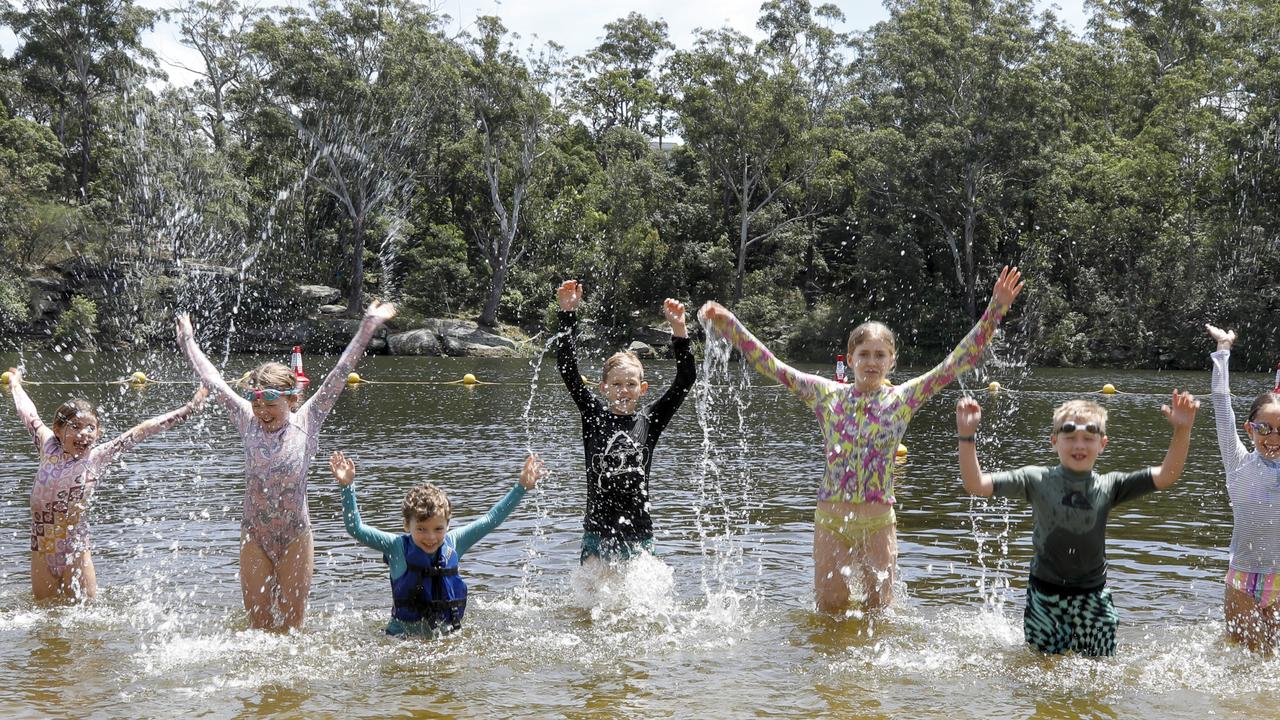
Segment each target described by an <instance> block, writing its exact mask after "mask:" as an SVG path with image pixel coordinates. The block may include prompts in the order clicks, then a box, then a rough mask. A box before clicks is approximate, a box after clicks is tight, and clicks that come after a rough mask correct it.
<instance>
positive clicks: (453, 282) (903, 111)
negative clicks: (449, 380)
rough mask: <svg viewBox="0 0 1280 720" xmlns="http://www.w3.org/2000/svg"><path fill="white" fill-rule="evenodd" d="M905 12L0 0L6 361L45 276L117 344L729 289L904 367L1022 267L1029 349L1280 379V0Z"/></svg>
mask: <svg viewBox="0 0 1280 720" xmlns="http://www.w3.org/2000/svg"><path fill="white" fill-rule="evenodd" d="M887 7H888V9H889V11H890V14H889V19H888V20H886V21H884V22H881V23H878V24H876V25H874V26H872V27H870V28H868V29H867V30H865V31H851V30H849V29H847V25H848V21H847V19H846V18H845V17H844V16H843V14H842V12H841V11H840V9H839V8H838V7H836V6H835V5H830V4H825V5H824V4H813V3H810V2H809V1H808V0H766V2H763V3H762V4H761V6H760V9H759V13H758V17H757V19H756V27H757V28H758V30H759V31H760V32H759V38H758V39H757V38H752V37H748V36H747V35H745V34H743V33H741V32H739V31H736V30H734V29H731V28H727V27H725V28H719V29H705V30H701V31H699V32H698V33H697V34H696V35H695V36H693V37H688V38H672V37H670V36H669V33H668V29H667V25H666V24H665V23H664V22H663V21H662V20H661V19H657V18H649V17H645V16H643V15H641V14H638V13H630V14H626V15H624V16H622V17H619V18H617V19H616V20H614V21H613V22H610V23H608V24H607V25H605V26H604V27H603V28H600V29H599V32H598V44H596V45H595V46H594V48H593V49H591V50H590V51H588V52H586V53H585V54H584V55H582V56H579V57H568V56H566V53H565V52H564V50H563V49H562V48H560V47H558V46H556V45H555V44H552V43H531V42H526V41H525V40H524V39H522V38H520V37H518V36H517V35H515V34H514V33H512V32H510V31H509V30H508V29H507V28H506V27H505V26H504V25H503V22H502V20H501V19H500V18H498V17H481V18H479V19H477V20H476V22H475V23H473V24H471V25H469V26H468V29H467V30H466V31H465V32H456V31H455V32H450V31H447V28H451V27H455V25H453V24H450V23H447V22H445V20H444V18H443V16H441V15H438V14H435V13H434V12H433V11H432V10H431V9H430V8H429V7H427V6H423V5H420V4H417V3H414V2H410V1H408V0H315V1H314V2H312V3H311V4H310V5H309V6H307V7H280V8H272V7H264V6H260V5H256V4H251V3H247V2H240V0H197V1H195V2H181V1H180V2H179V4H177V5H176V6H174V7H172V8H170V9H168V10H164V11H152V10H148V9H146V8H143V7H140V6H139V5H137V4H136V3H135V2H133V0H26V1H25V2H23V3H21V4H8V5H0V8H2V11H0V25H2V26H4V27H7V28H8V29H9V30H11V32H12V33H13V34H14V35H15V36H16V38H17V45H16V48H15V49H14V50H13V51H12V52H11V53H9V54H8V56H6V57H2V58H0V247H2V249H3V252H4V254H5V256H6V258H7V259H8V262H5V263H3V265H2V266H0V337H2V336H7V337H10V338H16V337H19V336H30V335H32V334H34V333H37V332H43V333H45V334H46V335H47V334H49V333H50V332H54V334H55V335H56V334H57V333H59V332H60V333H62V334H63V335H66V334H68V333H70V332H72V331H73V330H75V328H74V327H72V328H71V329H70V330H68V329H67V325H66V323H61V324H60V325H59V327H58V329H57V330H56V331H55V330H50V329H48V328H45V329H44V330H42V331H41V330H40V329H39V328H38V327H37V314H38V313H37V309H36V308H33V307H32V301H31V294H30V291H29V290H30V288H31V287H34V286H33V285H31V283H33V282H36V281H37V279H39V278H41V277H45V276H47V275H48V274H49V273H50V272H53V270H51V268H52V269H56V270H57V271H58V272H62V273H67V272H73V271H74V269H75V268H79V271H80V272H81V274H82V275H93V274H94V273H98V274H99V275H101V276H103V277H109V278H112V280H111V283H110V284H109V289H108V290H103V289H102V287H103V285H102V284H101V283H99V291H98V292H97V294H96V295H94V294H86V295H85V296H83V297H81V296H79V295H77V296H76V297H74V298H72V300H71V303H70V306H69V307H67V308H65V309H64V310H65V311H64V312H63V316H64V317H71V318H75V320H74V322H78V323H80V324H81V325H85V324H89V325H91V326H92V327H91V328H89V331H91V332H92V333H93V334H94V335H96V336H98V337H100V338H102V341H103V342H105V343H107V344H111V345H114V346H121V347H128V346H133V347H145V346H148V345H151V344H154V343H156V342H157V341H158V339H163V340H164V341H167V342H172V319H171V318H172V311H173V306H174V304H175V303H176V304H178V305H180V306H184V307H187V308H190V309H192V310H193V311H194V312H196V313H197V315H199V314H201V313H203V314H204V315H205V316H206V317H211V316H217V315H227V314H228V313H231V312H234V313H236V314H237V317H239V318H240V319H239V320H238V321H237V323H238V324H240V325H245V324H252V323H267V322H285V321H287V320H288V319H289V317H290V314H291V313H297V312H299V310H298V309H297V308H298V303H297V302H296V300H295V298H294V293H295V289H296V288H297V287H298V286H300V285H307V284H318V285H328V286H332V287H335V288H338V289H339V290H341V292H342V293H343V300H342V303H343V304H345V305H346V306H347V307H348V308H349V309H350V310H351V311H352V312H358V310H359V308H360V307H362V305H363V304H365V303H367V301H368V298H369V297H371V296H376V297H379V298H384V299H391V300H395V301H396V302H397V303H398V304H399V305H400V307H401V308H402V314H401V315H402V317H401V319H402V320H405V321H406V322H407V321H410V320H412V319H413V318H428V317H453V318H467V319H471V320H476V321H478V322H479V323H480V324H481V325H482V326H486V327H494V328H497V327H502V326H511V327H518V328H522V329H523V331H525V332H527V333H529V334H531V335H532V334H534V333H536V332H538V331H539V330H541V329H545V328H547V327H550V326H551V325H552V324H553V323H554V304H555V303H554V296H553V289H554V287H555V286H556V284H558V283H559V281H560V280H562V279H564V278H579V279H581V280H582V281H583V283H584V285H585V287H586V289H587V297H586V303H585V305H584V311H583V312H584V314H585V315H587V316H588V317H589V319H590V320H591V321H593V323H594V326H595V327H596V328H597V330H598V332H600V333H602V334H603V335H605V336H616V337H626V336H627V335H628V333H631V332H634V331H635V330H637V329H638V328H640V327H643V326H651V325H655V324H656V323H657V321H658V320H659V314H658V307H659V304H660V303H661V301H662V299H663V298H665V297H676V298H680V299H683V300H684V301H686V302H687V303H690V304H691V306H692V307H696V305H698V304H701V303H702V302H703V301H705V300H708V299H716V300H719V301H721V302H723V303H724V304H726V305H727V306H729V307H730V308H731V309H733V310H734V311H735V312H736V313H737V314H738V315H739V317H741V318H742V319H743V320H744V321H745V322H746V323H747V325H748V326H749V327H751V328H752V330H753V331H754V332H756V334H757V335H759V336H760V337H761V338H762V339H764V340H766V341H768V342H770V343H771V345H773V346H774V348H775V350H777V351H779V352H780V353H782V354H784V356H785V357H789V358H794V359H811V360H827V359H829V358H830V357H831V356H832V355H833V354H834V353H835V352H838V351H839V350H838V349H839V348H840V347H841V346H842V344H843V340H844V336H845V334H846V333H847V332H848V330H849V328H851V327H852V326H853V325H855V324H857V323H858V322H861V321H862V320H864V319H867V318H874V319H878V320H881V321H884V322H886V323H887V324H889V325H890V326H891V327H892V328H893V329H894V330H895V331H896V332H897V333H898V336H899V345H900V348H901V350H902V353H903V355H904V360H905V361H906V362H911V361H912V360H913V359H920V360H927V359H936V357H938V356H939V355H940V354H941V353H944V352H946V350H948V349H949V348H950V347H951V346H952V345H953V344H954V343H955V342H956V341H957V340H958V339H959V338H960V337H961V336H962V335H963V334H964V332H965V331H966V330H967V328H968V327H969V326H970V325H971V324H972V323H973V321H974V319H975V318H976V317H977V316H978V315H980V314H981V312H982V309H983V308H984V306H985V304H986V301H987V298H988V297H989V294H990V288H991V285H992V283H993V282H994V279H995V277H996V275H997V274H998V273H999V270H1000V267H1001V266H1002V265H1004V264H1011V265H1012V264H1016V265H1018V266H1019V267H1020V268H1021V269H1022V271H1023V272H1024V274H1025V275H1026V277H1027V279H1028V285H1027V290H1026V292H1025V293H1024V295H1023V296H1022V298H1021V299H1020V300H1019V302H1018V305H1017V306H1016V307H1015V308H1014V311H1013V312H1012V313H1011V314H1010V316H1009V318H1008V321H1007V323H1006V333H1005V335H1004V338H1003V340H1002V343H1003V344H1004V349H1003V350H1002V352H1004V353H1007V354H1008V355H1009V356H1011V357H1015V358H1021V359H1024V360H1025V361H1026V362H1028V363H1034V364H1039V365H1057V366H1117V367H1140V368H1179V367H1187V368H1203V367H1205V366H1206V363H1207V360H1206V358H1205V355H1206V354H1207V353H1208V352H1209V351H1210V350H1211V344H1210V343H1209V341H1208V340H1207V338H1206V336H1205V334H1204V332H1203V330H1202V329H1201V327H1202V326H1203V324H1204V323H1206V322H1212V323H1214V324H1216V325H1219V326H1222V327H1230V328H1234V329H1236V330H1237V331H1238V332H1239V334H1240V341H1239V342H1238V343H1237V346H1236V348H1237V349H1236V353H1235V355H1236V357H1237V365H1239V366H1240V369H1253V370H1263V369H1269V368H1271V367H1272V366H1273V365H1274V363H1275V361H1276V359H1277V357H1278V356H1280V204H1278V203H1277V200H1280V132H1278V131H1280V3H1277V2H1275V0H1097V1H1096V2H1094V3H1091V4H1090V6H1089V8H1090V12H1091V15H1090V20H1089V23H1088V27H1087V28H1086V29H1085V30H1084V31H1083V32H1081V33H1074V32H1072V31H1071V29H1069V28H1068V27H1066V26H1064V25H1063V24H1062V22H1061V21H1060V20H1059V19H1058V18H1056V17H1055V16H1054V15H1053V13H1052V12H1039V11H1037V10H1036V8H1035V5H1034V3H1033V2H1031V1H1030V0H888V2H887ZM162 19H167V21H169V22H172V23H174V24H175V25H176V27H178V28H179V31H180V38H181V42H182V43H183V44H184V45H186V46H187V47H189V48H191V49H193V50H194V51H196V53H197V54H198V56H199V57H200V58H201V59H202V63H201V64H199V65H198V66H196V67H192V68H188V69H189V70H191V71H192V72H194V73H195V76H196V78H197V79H196V81H195V82H194V83H191V84H189V85H181V86H179V85H176V84H173V83H170V82H168V81H167V79H166V77H165V75H164V73H163V71H162V69H161V63H159V61H158V59H157V57H156V56H155V54H154V53H153V52H152V51H151V50H149V49H148V48H147V47H145V46H144V44H143V41H142V36H143V33H144V31H146V30H147V29H148V28H152V27H154V26H155V25H156V23H158V22H159V21H161V20H162ZM69 268H70V270H69ZM74 322H73V325H74ZM81 329H82V330H83V329H84V328H81Z"/></svg>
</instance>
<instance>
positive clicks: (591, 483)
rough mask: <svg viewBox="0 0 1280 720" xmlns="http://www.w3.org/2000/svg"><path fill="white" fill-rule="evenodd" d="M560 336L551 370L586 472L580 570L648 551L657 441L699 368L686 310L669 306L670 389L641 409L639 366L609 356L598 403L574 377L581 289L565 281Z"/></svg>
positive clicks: (643, 388) (624, 355) (622, 356)
mask: <svg viewBox="0 0 1280 720" xmlns="http://www.w3.org/2000/svg"><path fill="white" fill-rule="evenodd" d="M556 301H557V303H558V304H559V306H560V334H559V335H558V336H557V337H556V368H557V369H558V370H559V371H560V377H561V379H563V380H564V384H565V387H566V388H568V389H569V395H570V396H571V397H572V398H573V402H574V403H575V404H576V405H577V406H578V412H579V414H581V416H582V445H583V451H584V453H585V457H586V468H587V507H586V510H585V512H584V513H583V518H582V528H583V533H582V550H581V552H580V553H579V555H578V559H579V562H580V563H581V564H583V565H586V564H588V563H591V564H593V565H596V564H598V563H602V562H603V563H606V564H614V563H616V562H618V561H624V560H630V559H631V558H633V557H635V556H637V555H641V554H643V553H651V552H652V551H653V518H652V517H651V516H650V514H649V467H650V465H651V464H652V462H653V450H654V448H655V447H657V445H658V437H659V436H660V435H662V431H663V430H664V429H666V427H667V423H669V422H671V418H672V416H674V415H675V414H676V410H679V409H680V404H681V403H683V402H684V398H685V396H686V395H688V394H689V390H690V388H692V387H693V382H694V380H696V379H697V377H698V367H697V365H696V364H695V363H694V360H693V352H692V351H691V350H690V349H689V333H688V331H687V329H686V328H685V316H684V304H683V303H681V302H679V301H677V300H673V299H671V298H667V300H666V301H665V302H664V303H663V304H662V312H663V315H665V316H666V319H667V322H668V323H669V324H670V325H671V351H672V353H673V354H674V355H675V356H676V376H675V379H674V380H673V381H672V383H671V387H669V388H667V391H666V392H664V393H663V394H662V397H660V398H658V399H657V400H655V401H654V402H653V403H652V404H650V405H648V406H646V407H639V402H640V397H641V396H642V395H644V394H645V393H646V392H648V390H649V383H647V382H645V380H644V366H643V365H641V364H640V360H639V358H637V357H636V356H635V354H634V353H629V352H620V353H614V355H613V356H611V357H610V358H609V359H608V360H606V361H605V363H604V369H603V371H602V374H603V377H602V378H601V379H600V393H601V394H602V395H604V397H605V401H601V400H600V399H599V398H597V397H596V396H595V395H593V394H591V390H590V389H589V388H588V387H587V384H586V383H584V382H583V381H582V375H581V374H580V373H579V371H578V358H577V349H576V342H575V339H574V335H575V333H576V332H577V329H578V328H577V324H578V319H577V318H578V315H577V311H578V305H579V303H581V302H582V284H581V283H579V282H578V281H577V280H566V281H564V282H563V283H561V284H560V287H559V288H557V289H556Z"/></svg>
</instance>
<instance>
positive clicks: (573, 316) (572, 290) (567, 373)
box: [556, 280, 603, 411]
mask: <svg viewBox="0 0 1280 720" xmlns="http://www.w3.org/2000/svg"><path fill="white" fill-rule="evenodd" d="M556 302H557V304H558V305H559V307H560V312H559V313H557V317H558V320H559V323H560V334H558V335H557V336H556V370H558V371H559V372H560V379H561V380H563V381H564V386H565V387H566V388H568V389H569V397H571V398H573V402H574V404H576V405H577V406H578V409H579V410H582V411H586V410H590V409H592V408H593V407H596V406H598V405H599V401H598V400H597V399H596V397H595V396H594V395H592V394H591V389H590V388H588V387H587V384H586V383H584V382H582V371H581V370H579V369H578V342H577V337H576V336H577V334H578V305H579V304H580V303H581V302H582V283H580V282H578V281H577V280H565V281H564V282H562V283H560V287H558V288H556ZM599 409H603V408H599Z"/></svg>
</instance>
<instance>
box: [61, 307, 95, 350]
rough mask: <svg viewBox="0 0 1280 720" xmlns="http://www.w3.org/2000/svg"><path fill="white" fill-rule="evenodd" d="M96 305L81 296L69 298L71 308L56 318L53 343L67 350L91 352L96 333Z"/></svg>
mask: <svg viewBox="0 0 1280 720" xmlns="http://www.w3.org/2000/svg"><path fill="white" fill-rule="evenodd" d="M97 325H98V305H97V303H95V302H94V301H92V300H90V299H89V298H87V297H84V296H83V295H76V296H74V297H72V298H71V307H69V308H67V309H66V310H65V311H63V313H62V315H60V316H59V317H58V324H57V325H55V326H54V328H53V341H54V342H55V343H56V344H58V345H61V346H62V347H64V348H66V349H68V350H93V349H95V348H96V347H97V346H96V344H95V343H94V340H93V336H94V333H96V332H97Z"/></svg>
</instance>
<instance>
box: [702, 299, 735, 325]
mask: <svg viewBox="0 0 1280 720" xmlns="http://www.w3.org/2000/svg"><path fill="white" fill-rule="evenodd" d="M731 317H733V313H731V312H729V309H728V308H726V307H725V306H723V305H721V304H720V303H718V302H716V301H715V300H708V301H706V302H705V303H703V305H702V309H700V310H698V319H700V320H704V321H708V322H710V323H711V324H712V325H723V324H724V323H726V322H727V321H728V320H729V318H731Z"/></svg>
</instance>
